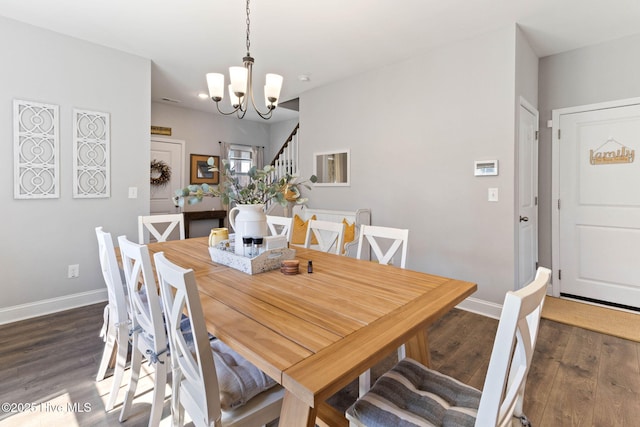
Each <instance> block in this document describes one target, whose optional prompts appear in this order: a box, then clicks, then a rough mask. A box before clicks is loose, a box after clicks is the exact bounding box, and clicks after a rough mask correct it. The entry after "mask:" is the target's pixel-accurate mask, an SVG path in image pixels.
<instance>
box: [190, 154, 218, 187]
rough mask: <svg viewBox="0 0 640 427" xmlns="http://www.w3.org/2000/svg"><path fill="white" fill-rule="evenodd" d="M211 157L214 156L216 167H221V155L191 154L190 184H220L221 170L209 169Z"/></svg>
mask: <svg viewBox="0 0 640 427" xmlns="http://www.w3.org/2000/svg"><path fill="white" fill-rule="evenodd" d="M209 157H213V164H214V166H215V167H217V168H219V167H220V156H210V155H207V154H191V169H190V171H191V172H190V175H189V177H190V178H189V183H190V184H209V185H218V184H219V183H220V172H213V171H210V170H209V163H207V160H209Z"/></svg>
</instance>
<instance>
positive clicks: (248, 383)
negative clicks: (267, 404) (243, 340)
mask: <svg viewBox="0 0 640 427" xmlns="http://www.w3.org/2000/svg"><path fill="white" fill-rule="evenodd" d="M211 349H212V350H213V359H214V361H215V365H216V374H217V375H218V386H219V389H220V407H221V408H222V409H223V410H225V411H226V410H230V409H234V408H237V407H239V406H242V405H244V404H245V403H247V402H248V401H249V400H250V399H251V398H252V397H254V396H256V395H257V394H259V393H261V392H263V391H265V390H268V389H270V388H271V387H273V386H274V385H276V382H275V381H274V380H273V379H271V378H270V377H268V376H267V375H265V374H264V373H263V372H262V371H261V370H260V369H258V368H256V367H255V366H254V365H253V364H251V363H249V362H248V361H247V360H246V359H245V358H243V357H242V356H240V355H239V354H238V353H236V352H235V351H233V350H232V349H231V348H229V346H227V345H226V344H225V343H223V342H222V341H220V340H214V341H212V342H211Z"/></svg>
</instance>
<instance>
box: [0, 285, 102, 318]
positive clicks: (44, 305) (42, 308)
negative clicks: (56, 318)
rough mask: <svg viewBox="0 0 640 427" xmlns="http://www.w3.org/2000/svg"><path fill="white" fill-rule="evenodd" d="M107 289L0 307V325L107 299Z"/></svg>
mask: <svg viewBox="0 0 640 427" xmlns="http://www.w3.org/2000/svg"><path fill="white" fill-rule="evenodd" d="M107 299H108V297H107V289H106V288H105V289H98V290H95V291H88V292H82V293H79V294H73V295H65V296H63V297H58V298H51V299H47V300H42V301H35V302H31V303H28V304H21V305H15V306H13V307H6V308H0V325H4V324H7V323H11V322H17V321H18V320H24V319H30V318H32V317H38V316H43V315H45V314H51V313H56V312H58V311H64V310H69V309H72V308H77V307H82V306H85V305H90V304H96V303H99V302H103V301H107Z"/></svg>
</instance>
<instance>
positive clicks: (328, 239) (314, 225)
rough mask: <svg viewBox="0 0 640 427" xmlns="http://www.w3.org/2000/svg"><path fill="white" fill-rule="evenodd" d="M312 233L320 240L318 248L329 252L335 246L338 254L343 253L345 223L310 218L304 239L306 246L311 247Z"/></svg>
mask: <svg viewBox="0 0 640 427" xmlns="http://www.w3.org/2000/svg"><path fill="white" fill-rule="evenodd" d="M312 235H314V236H315V237H316V239H317V240H318V248H319V250H321V251H322V252H329V251H331V250H332V248H334V247H335V253H336V254H338V255H340V254H341V253H342V242H343V241H344V223H342V222H333V221H321V220H314V219H310V220H309V224H308V226H307V234H306V236H305V239H304V247H305V248H309V247H311V236H312Z"/></svg>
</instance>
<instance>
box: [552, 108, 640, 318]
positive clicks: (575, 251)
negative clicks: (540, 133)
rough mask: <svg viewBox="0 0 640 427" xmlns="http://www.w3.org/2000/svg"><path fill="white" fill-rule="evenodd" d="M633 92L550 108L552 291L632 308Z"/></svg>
mask: <svg viewBox="0 0 640 427" xmlns="http://www.w3.org/2000/svg"><path fill="white" fill-rule="evenodd" d="M639 135H640V99H632V100H622V101H615V102H608V103H601V104H593V105H586V106H581V107H573V108H565V109H560V110H554V111H553V137H552V144H553V147H552V149H553V178H552V183H553V184H552V185H553V203H552V206H553V214H552V229H553V233H552V234H553V236H552V248H553V265H554V270H555V271H554V281H553V294H554V296H566V297H572V298H577V299H584V300H587V301H592V302H597V303H603V304H606V305H612V306H617V307H622V308H627V309H633V310H640V263H639V262H638V255H639V254H640V191H638V182H640V161H638V160H637V159H636V156H635V153H636V150H638V149H639V148H640V138H639Z"/></svg>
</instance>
